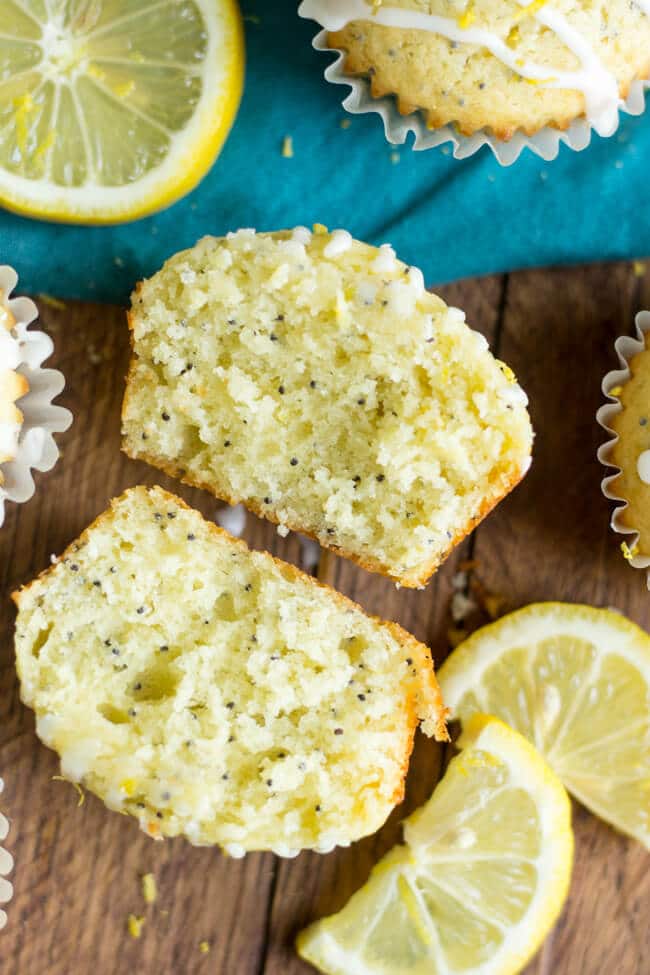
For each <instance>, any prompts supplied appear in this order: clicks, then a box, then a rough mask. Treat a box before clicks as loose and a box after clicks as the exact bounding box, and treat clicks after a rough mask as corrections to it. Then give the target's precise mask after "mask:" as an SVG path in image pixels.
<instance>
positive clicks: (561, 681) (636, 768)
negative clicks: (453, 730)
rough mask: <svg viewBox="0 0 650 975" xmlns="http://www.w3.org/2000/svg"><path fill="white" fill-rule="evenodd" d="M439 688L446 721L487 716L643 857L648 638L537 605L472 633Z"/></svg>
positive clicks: (613, 622) (649, 755)
mask: <svg viewBox="0 0 650 975" xmlns="http://www.w3.org/2000/svg"><path fill="white" fill-rule="evenodd" d="M438 679H439V681H440V685H441V687H442V691H443V695H444V698H445V703H446V704H447V706H448V707H450V708H451V710H452V717H455V718H460V719H461V721H465V720H466V719H467V718H469V717H470V716H471V715H472V714H474V713H475V712H482V711H485V710H487V711H489V712H490V713H491V714H495V715H497V716H498V717H499V718H501V719H502V720H503V721H506V722H507V723H508V724H509V725H511V727H513V728H516V729H517V730H518V731H519V732H521V734H523V735H525V736H526V738H528V739H529V741H531V742H533V744H534V745H535V746H536V747H537V748H538V750H539V751H540V752H541V753H542V754H543V755H544V756H545V758H546V760H547V761H548V763H549V764H550V765H551V767H552V768H553V769H554V770H555V772H556V773H557V775H558V776H559V777H560V779H561V780H562V782H563V783H564V785H565V786H566V788H567V789H568V790H569V792H571V793H572V795H574V796H575V797H576V799H578V800H579V801H580V802H582V803H583V804H584V805H585V806H586V807H587V808H588V809H590V810H591V811H592V812H594V813H595V814H596V815H597V816H600V817H601V818H602V819H604V820H606V821H607V822H608V823H610V824H611V825H612V826H615V827H617V828H618V829H619V830H621V831H622V832H624V833H627V834H629V835H630V836H633V837H636V839H638V840H640V842H641V843H643V845H644V846H645V847H646V848H648V849H650V637H648V635H647V634H646V633H644V632H643V630H641V629H639V627H638V626H635V625H634V624H633V623H631V622H630V621H629V620H627V619H625V617H623V616H621V615H620V614H619V613H616V612H613V611H611V610H606V609H593V608H592V607H590V606H576V605H571V604H567V603H540V604H537V605H533V606H528V607H526V608H525V609H522V610H519V611H518V612H516V613H512V614H511V615H509V616H505V617H503V618H502V619H500V620H498V621H497V622H496V623H492V624H491V625H490V626H486V627H484V628H483V629H481V630H478V631H477V632H476V633H474V634H473V635H472V636H471V637H470V638H469V639H468V640H466V641H465V642H464V643H462V644H461V645H460V646H459V647H458V648H457V649H456V650H455V651H454V652H453V653H452V654H451V656H450V657H449V658H448V660H447V661H446V662H445V663H444V665H443V667H442V668H441V670H440V672H439V674H438Z"/></svg>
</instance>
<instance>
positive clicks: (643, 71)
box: [301, 0, 650, 139]
mask: <svg viewBox="0 0 650 975" xmlns="http://www.w3.org/2000/svg"><path fill="white" fill-rule="evenodd" d="M301 13H302V14H303V16H306V17H310V18H312V19H313V20H316V21H317V22H318V23H320V24H321V26H323V27H324V28H325V29H326V30H327V31H328V32H329V36H328V43H329V45H330V47H332V48H337V49H341V50H343V51H344V52H345V70H346V71H347V72H348V73H349V74H354V75H362V76H365V77H367V78H369V79H370V82H371V88H372V94H373V95H374V96H375V97H381V96H383V95H387V94H395V95H396V96H397V102H398V107H399V110H400V112H402V113H404V114H408V113H410V112H412V111H415V110H417V109H421V110H422V111H423V112H424V114H425V116H426V120H427V124H428V125H429V126H430V127H431V128H437V127H439V126H442V125H445V124H447V123H455V124H456V125H457V127H458V128H459V130H460V131H461V132H462V133H464V134H466V135H471V134H472V133H474V132H476V131H478V130H480V129H489V130H490V131H492V132H493V133H495V134H496V135H497V136H498V137H499V138H502V139H508V138H510V137H511V136H512V135H513V134H514V132H515V131H516V130H518V129H520V130H523V131H524V132H525V133H526V134H528V135H532V134H533V133H535V132H537V131H539V129H541V128H543V127H544V126H546V125H551V126H554V127H557V128H566V127H567V126H568V125H569V124H570V123H571V122H572V121H573V120H574V119H576V118H579V117H581V116H584V117H586V119H587V120H588V122H589V124H590V125H591V126H592V127H593V128H594V129H596V131H597V132H598V133H599V134H600V135H611V134H612V132H613V131H614V130H615V129H616V126H617V122H618V110H619V107H620V105H621V100H622V99H623V98H624V97H626V95H627V94H628V92H629V88H630V85H631V84H632V82H633V81H634V80H636V79H640V78H646V77H648V74H649V72H650V0H611V2H607V3H604V2H594V0H533V2H532V3H527V2H525V0H374V2H372V0H369V2H366V0H345V2H344V0H304V3H303V5H302V7H301Z"/></svg>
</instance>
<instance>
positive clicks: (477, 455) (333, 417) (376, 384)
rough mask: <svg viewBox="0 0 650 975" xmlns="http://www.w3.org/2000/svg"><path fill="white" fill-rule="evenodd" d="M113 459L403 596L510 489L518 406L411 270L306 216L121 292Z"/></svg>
mask: <svg viewBox="0 0 650 975" xmlns="http://www.w3.org/2000/svg"><path fill="white" fill-rule="evenodd" d="M129 322H130V326H131V329H132V339H133V359H132V363H131V369H130V373H129V377H128V381H127V392H126V397H125V401H124V410H123V432H124V450H125V451H126V453H127V454H128V455H129V456H130V457H133V458H138V459H142V460H146V461H148V462H149V463H151V464H154V465H155V466H157V467H160V468H162V469H163V470H165V471H167V472H168V473H169V474H174V475H177V476H179V477H181V478H182V479H183V480H185V481H186V482H187V483H189V484H193V485H196V486H198V487H203V488H206V489H207V490H209V491H211V492H213V493H214V494H215V495H216V496H217V497H219V498H223V499H225V500H226V501H228V502H230V503H231V504H236V503H238V502H243V503H244V504H245V505H246V506H247V507H248V508H250V509H252V510H253V511H255V512H256V513H257V514H259V515H262V516H263V517H266V518H269V519H270V520H272V521H274V522H277V523H279V524H280V525H282V526H285V527H286V528H290V529H295V530H297V531H301V532H304V533H305V534H307V535H311V536H312V537H314V538H316V539H317V540H318V541H319V542H320V543H321V544H322V545H324V546H326V547H327V548H330V549H333V550H334V551H337V552H339V553H340V554H342V555H344V556H347V557H348V558H352V559H354V560H355V561H356V562H358V563H359V564H361V565H363V566H364V567H365V568H367V569H370V570H373V571H377V572H381V573H383V574H385V575H387V576H389V577H391V578H392V579H394V580H395V581H396V582H398V583H400V584H402V585H405V586H421V585H423V584H424V583H425V582H426V581H427V579H428V578H429V576H430V575H431V573H432V572H433V570H434V569H435V567H436V566H437V565H438V564H439V563H440V562H441V561H442V560H443V559H444V558H445V556H446V555H447V554H448V552H449V551H450V549H451V548H452V547H453V546H454V545H455V544H456V543H457V542H458V541H460V539H462V538H463V537H464V536H465V535H466V534H467V533H468V532H469V531H471V529H472V528H473V527H474V525H476V524H477V522H479V521H480V520H481V518H483V517H484V516H485V514H487V512H488V511H489V510H490V509H491V508H492V507H493V506H494V505H495V504H496V503H497V502H498V501H499V500H500V499H501V498H502V497H503V496H504V495H505V494H507V493H508V491H509V490H510V489H511V488H512V487H513V486H514V485H515V484H516V483H517V482H518V481H519V480H520V478H521V477H522V476H523V474H524V473H525V471H526V470H527V468H528V465H529V462H530V451H531V442H532V431H531V427H530V420H529V417H528V413H527V412H526V397H525V395H524V393H523V392H522V390H521V389H520V387H519V386H518V385H517V383H516V381H515V378H514V376H513V375H512V372H511V371H510V370H509V369H508V368H507V367H506V366H504V365H503V364H502V363H499V362H498V361H497V360H496V359H494V358H493V357H492V355H491V353H490V351H489V349H488V345H487V342H486V341H485V339H484V338H483V336H482V335H480V334H479V333H477V332H473V331H472V330H471V329H469V328H468V327H467V325H466V324H465V321H464V316H463V314H462V312H459V311H458V310H457V309H453V308H448V307H447V306H446V305H445V303H444V302H443V301H442V300H441V299H440V298H438V297H436V296H435V295H432V294H430V293H428V292H427V291H426V290H425V288H424V282H423V279H422V274H421V272H420V271H419V270H418V269H417V268H410V267H407V266H406V265H405V264H403V263H402V262H400V261H398V260H397V259H396V257H395V254H394V253H393V251H392V249H391V248H390V247H388V246H387V245H384V246H382V247H381V248H379V249H377V248H374V247H370V246H368V245H367V244H362V243H359V242H358V241H355V240H353V239H352V237H351V236H350V235H349V233H347V231H343V230H336V231H334V232H333V233H332V234H329V233H327V231H326V228H324V227H320V226H319V225H316V228H315V233H314V234H312V233H310V232H309V231H308V230H306V229H305V228H297V229H296V230H294V231H283V232H278V233H274V234H255V232H254V231H252V230H242V231H238V232H237V233H236V234H232V235H229V236H228V237H226V238H221V239H219V238H214V237H206V238H204V239H203V240H201V241H200V242H199V243H198V244H197V245H196V246H195V247H193V248H192V249H191V250H188V251H184V252H183V253H180V254H177V255H176V256H175V257H173V258H171V260H169V261H168V262H167V263H166V264H165V266H164V267H163V269H162V270H161V271H159V272H158V273H157V274H156V275H154V276H153V277H152V278H151V279H149V280H147V281H144V282H143V283H142V284H140V285H139V287H138V289H137V290H136V292H135V294H134V296H133V303H132V308H131V312H130V315H129Z"/></svg>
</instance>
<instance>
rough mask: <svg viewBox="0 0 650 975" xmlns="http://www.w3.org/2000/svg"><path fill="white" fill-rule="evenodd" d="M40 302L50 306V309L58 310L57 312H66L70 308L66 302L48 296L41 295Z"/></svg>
mask: <svg viewBox="0 0 650 975" xmlns="http://www.w3.org/2000/svg"><path fill="white" fill-rule="evenodd" d="M38 300H39V301H40V302H42V303H43V304H44V305H49V307H50V308H56V310H57V311H65V310H66V308H67V307H68V306H67V305H66V303H65V301H61V299H60V298H54V297H53V296H52V295H48V294H40V295H39V296H38Z"/></svg>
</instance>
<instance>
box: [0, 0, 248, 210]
mask: <svg viewBox="0 0 650 975" xmlns="http://www.w3.org/2000/svg"><path fill="white" fill-rule="evenodd" d="M243 61H244V58H243V33H242V26H241V17H240V14H239V10H238V7H237V4H236V2H235V0H0V63H1V65H2V70H1V71H0V203H1V204H2V205H3V206H5V207H7V208H9V209H11V210H15V211H17V212H19V213H24V214H27V215H29V216H37V217H44V218H47V219H53V220H65V221H67V222H74V223H114V222H118V221H123V220H132V219H134V218H136V217H141V216H143V215H145V214H147V213H151V212H152V211H154V210H157V209H160V208H161V207H163V206H165V205H167V204H169V203H171V202H173V201H174V200H176V199H178V197H179V196H181V195H183V194H184V193H186V192H188V191H189V190H190V189H192V187H193V186H195V185H196V183H198V181H199V180H200V179H201V178H202V176H204V175H205V173H206V171H207V170H208V169H209V167H210V166H211V164H212V163H213V161H214V159H215V158H216V156H217V154H218V152H219V150H220V148H221V146H222V144H223V141H224V139H225V138H226V136H227V134H228V131H229V129H230V126H231V124H232V121H233V119H234V117H235V114H236V111H237V107H238V105H239V99H240V96H241V90H242V79H243Z"/></svg>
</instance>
